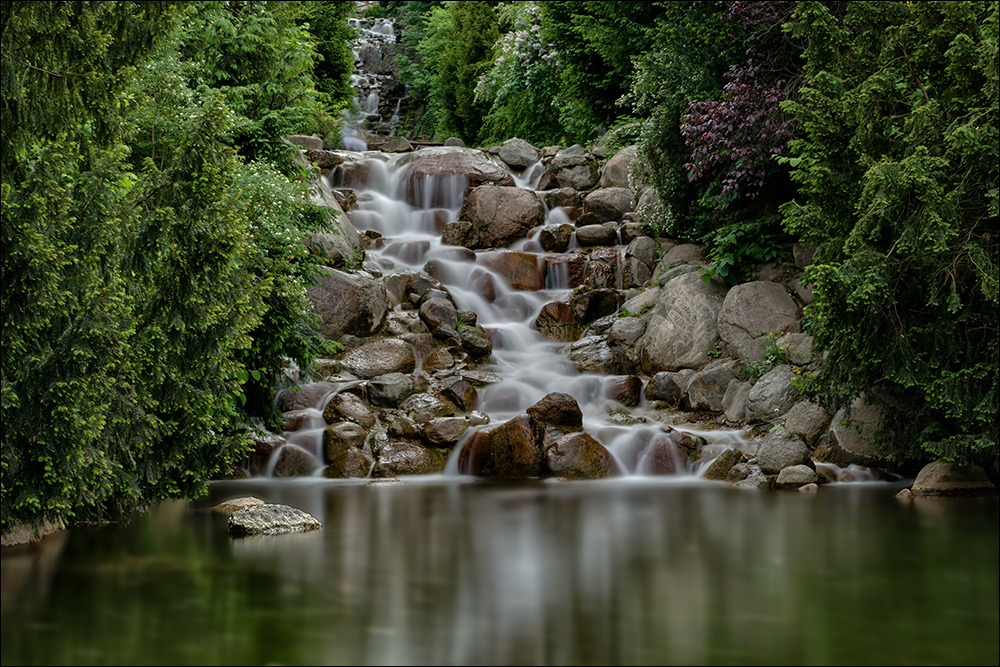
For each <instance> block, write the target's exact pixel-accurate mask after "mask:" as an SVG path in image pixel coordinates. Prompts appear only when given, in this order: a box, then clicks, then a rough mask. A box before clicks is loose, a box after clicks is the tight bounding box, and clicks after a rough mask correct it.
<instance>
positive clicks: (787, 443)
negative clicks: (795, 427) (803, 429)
mask: <svg viewBox="0 0 1000 667" xmlns="http://www.w3.org/2000/svg"><path fill="white" fill-rule="evenodd" d="M757 465H759V466H760V469H761V471H762V472H764V473H765V474H768V475H777V474H778V473H779V472H781V471H782V469H783V468H787V467H789V466H796V465H805V466H808V467H810V468H812V469H813V470H815V469H816V464H815V463H813V461H812V458H810V456H809V448H808V447H807V446H806V443H804V442H803V441H802V438H800V437H799V436H797V435H795V434H794V433H789V432H788V431H785V430H781V429H779V430H777V431H771V432H770V433H768V434H767V435H765V436H764V437H763V438H761V441H760V443H759V444H758V445H757Z"/></svg>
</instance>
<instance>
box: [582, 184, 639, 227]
mask: <svg viewBox="0 0 1000 667" xmlns="http://www.w3.org/2000/svg"><path fill="white" fill-rule="evenodd" d="M634 208H635V195H633V194H632V191H631V190H629V189H628V188H601V189H600V190H594V191H593V192H591V193H590V194H589V195H587V196H586V197H585V198H584V200H583V210H584V212H585V213H593V214H594V215H596V216H597V218H598V219H599V220H600V221H601V222H610V221H618V220H621V219H622V218H623V217H624V216H625V214H626V213H629V212H630V211H632V210H634Z"/></svg>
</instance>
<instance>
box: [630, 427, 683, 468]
mask: <svg viewBox="0 0 1000 667" xmlns="http://www.w3.org/2000/svg"><path fill="white" fill-rule="evenodd" d="M687 462H688V456H687V453H686V452H685V451H684V450H683V449H682V448H681V447H680V446H679V445H678V444H677V443H675V442H674V441H673V440H672V439H671V438H670V437H669V435H667V434H662V433H661V434H657V435H656V436H654V437H653V439H652V440H651V441H650V443H649V445H648V446H647V447H646V451H645V452H644V454H643V457H642V459H641V460H640V462H639V472H641V473H645V474H647V475H676V474H677V473H679V472H682V471H683V470H684V469H685V468H686V467H687Z"/></svg>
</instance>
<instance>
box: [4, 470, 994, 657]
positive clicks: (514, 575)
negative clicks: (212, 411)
mask: <svg viewBox="0 0 1000 667" xmlns="http://www.w3.org/2000/svg"><path fill="white" fill-rule="evenodd" d="M898 488H900V485H892V484H884V483H851V484H837V485H831V486H827V487H824V488H823V489H821V491H820V492H819V493H818V494H816V495H806V494H800V493H794V492H788V493H766V492H759V491H751V490H745V489H734V488H731V487H729V486H727V485H725V484H715V483H709V482H701V481H697V480H693V479H687V480H685V479H672V478H664V479H655V478H631V479H628V480H617V481H606V482H593V483H584V482H574V483H570V484H553V483H544V482H528V483H523V484H516V485H498V484H487V483H482V482H472V481H456V480H454V479H450V480H449V479H445V478H439V479H428V478H424V479H420V480H410V481H409V483H406V484H397V485H388V486H364V485H361V484H357V483H346V482H341V483H336V482H330V481H326V480H318V479H309V480H301V479H300V480H290V481H275V480H266V481H263V480H261V481H255V480H249V481H242V482H219V483H215V484H213V486H212V489H211V494H210V496H209V497H208V498H206V499H204V500H203V501H200V502H198V503H196V504H193V505H189V504H187V503H168V504H165V505H162V506H159V507H157V508H155V509H154V510H153V511H152V512H149V513H148V514H145V515H143V516H141V517H139V518H137V519H136V520H135V521H133V522H131V523H130V524H128V525H109V526H102V527H94V528H74V529H72V530H70V531H66V532H64V533H62V534H60V535H58V536H53V537H51V538H47V539H46V541H45V542H43V545H42V547H39V548H35V549H32V550H28V549H18V550H4V552H3V579H2V581H3V587H2V588H3V598H2V599H3V607H2V664H4V665H52V664H57V665H84V664H107V665H126V664H128V665H131V664H138V665H145V664H163V665H167V664H169V665H215V664H218V665H231V664H282V665H298V664H302V665H315V664H326V665H406V664H413V665H425V664H426V665H429V664H435V665H472V664H476V665H492V664H509V665H515V664H516V665H522V664H523V665H606V664H609V665H639V664H660V665H682V664H683V665H687V664H690V665H727V664H728V665H735V664H739V665H786V664H787V665H792V664H794V665H823V664H865V665H874V664H892V665H904V664H905V665H965V664H976V665H978V664H985V665H996V664H998V662H1000V629H998V628H1000V584H998V580H1000V575H998V572H1000V511H998V507H1000V502H998V499H997V497H996V496H992V497H988V498H971V499H950V500H945V499H921V500H918V501H916V502H913V503H906V502H901V501H899V500H896V499H895V498H894V494H895V492H896V491H897V490H898ZM242 495H255V496H257V497H260V498H263V499H264V500H267V501H269V502H280V503H286V504H289V505H292V506H295V507H299V508H301V509H303V510H305V511H307V512H309V513H310V514H312V515H313V516H315V517H316V518H318V519H319V520H320V521H322V522H323V524H324V527H323V528H322V529H321V530H319V531H316V532H313V533H308V534H298V535H286V536H280V537H255V538H239V539H234V538H230V537H229V536H228V535H227V532H226V517H225V516H223V515H218V514H214V513H211V512H208V511H205V509H204V508H207V507H209V506H211V505H212V504H214V503H215V502H217V501H220V500H224V499H228V498H233V497H237V496H242Z"/></svg>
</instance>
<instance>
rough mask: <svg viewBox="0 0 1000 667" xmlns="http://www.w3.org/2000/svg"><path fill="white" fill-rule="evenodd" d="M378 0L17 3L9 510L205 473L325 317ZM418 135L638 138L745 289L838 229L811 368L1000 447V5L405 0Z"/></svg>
mask: <svg viewBox="0 0 1000 667" xmlns="http://www.w3.org/2000/svg"><path fill="white" fill-rule="evenodd" d="M354 6H355V3H352V2H281V3H276V2H270V3H265V2H252V1H244V2H230V3H216V2H185V3H173V2H142V3H101V2H79V3H59V2H11V3H4V6H3V9H2V10H0V11H2V35H3V50H2V58H3V60H2V93H3V107H2V111H3V120H2V124H3V125H2V129H3V137H2V167H3V175H2V191H0V195H2V206H3V211H2V216H3V217H2V222H3V228H2V237H3V286H2V308H3V317H4V323H3V349H4V353H3V362H2V363H3V394H2V400H3V424H2V425H3V478H2V483H3V487H2V493H3V512H2V520H3V528H4V530H7V529H9V528H10V527H11V526H12V525H14V524H17V523H20V522H24V521H33V520H36V519H38V518H43V517H49V518H59V517H76V518H78V519H89V518H100V517H104V516H108V515H109V513H113V512H116V511H120V510H126V509H129V508H131V507H135V506H142V505H144V504H147V503H149V502H153V501H156V500H158V499H161V498H165V497H169V496H176V495H181V496H189V495H194V494H197V493H198V492H200V491H201V490H202V489H203V488H204V484H205V481H206V480H207V479H210V478H211V476H212V475H214V474H216V473H217V472H218V471H219V470H222V469H223V467H224V466H225V465H226V464H227V463H228V462H230V461H232V460H234V459H237V458H239V457H240V455H241V453H242V452H243V451H244V448H245V442H246V430H247V428H248V427H249V426H250V425H252V424H254V423H256V422H261V421H262V422H263V423H265V424H267V423H272V422H273V420H274V419H276V418H277V415H275V414H273V410H274V408H273V405H272V404H271V402H270V396H271V395H272V393H273V391H274V389H275V388H276V386H277V383H278V382H280V372H279V369H280V367H281V365H282V362H283V360H284V359H285V358H292V359H294V360H296V361H297V362H298V363H299V364H300V365H301V366H303V367H304V368H307V367H308V365H309V363H310V361H311V360H312V358H313V357H314V356H315V355H316V354H317V352H319V351H320V350H321V348H322V347H323V345H324V343H323V341H321V340H320V339H319V338H318V337H317V336H316V334H315V331H314V329H313V328H312V327H311V326H310V324H309V311H310V309H309V306H308V302H307V301H306V299H305V297H304V289H305V286H306V285H308V284H309V281H310V280H311V272H312V270H313V266H314V264H313V262H314V260H313V259H311V258H310V257H309V255H308V253H307V252H306V251H305V248H304V246H303V244H302V243H301V239H302V236H303V235H304V233H305V232H306V231H307V230H309V229H315V228H319V227H322V226H323V225H324V224H325V222H324V220H323V218H322V216H321V215H317V213H316V211H314V210H312V208H311V207H310V206H308V205H307V204H306V201H307V197H306V194H305V193H306V190H305V188H306V186H305V184H304V181H303V179H302V175H301V174H300V173H299V171H298V168H297V167H295V165H294V162H293V160H292V158H293V155H294V151H292V150H290V149H289V147H288V146H287V145H286V144H285V143H283V142H282V141H281V137H282V136H283V135H287V134H289V133H295V132H308V133H317V134H321V135H330V136H332V135H333V133H335V132H336V131H338V129H339V128H338V126H339V123H340V112H341V111H342V109H344V107H345V106H346V105H347V104H348V102H349V98H350V96H351V91H350V89H349V74H350V69H351V67H352V56H351V52H350V45H349V40H350V38H351V35H350V31H349V29H348V28H347V24H346V17H347V16H348V15H349V14H350V13H351V12H352V11H353V9H354ZM369 11H370V13H372V14H376V15H382V16H393V17H396V18H397V21H398V22H399V23H401V24H402V25H403V26H404V30H403V33H402V48H403V51H404V52H403V54H402V55H401V56H400V57H399V60H398V63H399V65H400V69H401V73H402V77H403V78H404V80H405V82H406V83H408V84H409V85H410V86H411V89H410V92H411V97H412V104H411V106H412V107H413V108H414V109H419V110H420V111H421V114H420V115H419V116H412V117H411V119H410V126H409V127H407V128H405V129H404V131H406V132H408V133H409V134H411V135H417V136H422V137H434V138H438V139H441V138H444V137H447V136H451V135H456V136H460V137H461V138H463V139H464V140H465V141H466V142H467V143H468V144H470V145H485V144H488V143H496V142H499V141H502V140H504V139H507V138H509V137H512V136H518V137H521V138H523V139H526V140H529V141H531V142H532V143H535V144H538V145H548V144H563V145H567V144H571V143H582V144H585V145H590V146H593V145H603V147H604V149H605V151H606V153H607V154H610V151H612V150H614V148H616V147H618V146H623V145H627V144H630V143H636V144H638V148H639V151H638V154H639V160H638V163H639V164H640V165H641V168H642V171H641V173H640V174H638V175H637V177H636V185H637V186H638V185H640V184H642V185H644V186H648V187H649V188H651V190H652V192H653V193H655V197H653V198H652V201H653V203H652V204H650V205H648V206H647V207H645V208H644V209H643V210H642V211H640V213H641V215H642V216H643V217H642V219H643V221H644V223H645V225H646V229H647V230H648V231H649V232H650V233H653V234H658V235H669V236H670V237H672V238H675V239H679V240H686V241H695V242H700V243H704V244H705V245H706V247H707V248H708V250H709V252H710V255H711V257H712V259H713V261H714V271H715V272H716V273H717V274H718V275H720V276H722V277H723V278H725V279H726V280H727V281H729V282H730V283H733V284H735V283H737V282H739V281H741V280H745V279H747V278H748V277H749V276H750V275H751V272H752V271H753V269H754V267H755V266H756V265H757V264H759V263H761V262H765V261H773V260H775V259H778V258H780V257H781V256H782V253H783V252H785V251H786V249H787V248H788V246H789V243H790V242H793V241H804V242H809V243H814V244H816V247H817V252H816V259H815V261H814V263H813V265H812V266H811V267H810V268H809V270H808V272H807V275H806V278H807V280H809V281H811V283H812V285H813V287H814V290H815V291H814V297H813V301H812V304H811V305H810V306H809V307H808V308H807V310H806V317H805V320H804V321H805V322H806V324H807V326H808V327H809V332H810V333H812V334H814V336H815V340H816V342H817V343H818V344H819V345H820V346H821V347H822V348H823V349H824V350H826V351H827V352H828V356H827V359H826V361H825V364H824V366H823V368H822V371H821V373H820V374H819V375H818V376H816V377H815V382H814V385H813V387H812V391H813V392H815V395H816V397H817V398H818V399H819V400H821V401H823V402H824V403H826V404H827V405H828V406H829V407H840V406H843V405H846V404H847V403H848V402H850V401H851V400H853V399H854V398H856V397H858V396H865V397H867V398H868V399H870V400H876V401H879V402H881V403H882V404H883V405H886V406H888V407H889V408H890V409H889V411H888V414H889V415H890V417H891V418H890V419H889V420H888V422H887V425H888V429H887V434H888V433H891V434H892V437H893V441H894V443H895V444H896V446H897V447H899V446H901V447H902V448H903V451H902V456H904V457H910V458H913V459H927V458H944V459H948V460H958V461H978V462H983V463H987V464H989V465H991V466H992V465H993V464H994V462H995V461H996V457H997V450H998V448H997V442H998V438H1000V433H998V424H1000V420H998V394H997V380H998V370H997V369H998V366H1000V359H998V336H997V334H998V331H997V327H998V324H997V322H998V317H997V316H998V291H1000V289H998V284H1000V280H998V233H1000V229H998V179H1000V176H998V170H997V164H998V162H1000V156H998V135H997V105H998V65H997V50H998V38H997V32H998V18H997V16H998V15H997V5H996V3H980V2H919V3H910V2H863V1H857V2H791V1H788V2H783V1H780V0H768V1H764V2H744V1H739V0H730V1H723V2H543V3H535V2H382V3H379V4H377V5H374V6H373V7H371V8H370V10H369Z"/></svg>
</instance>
